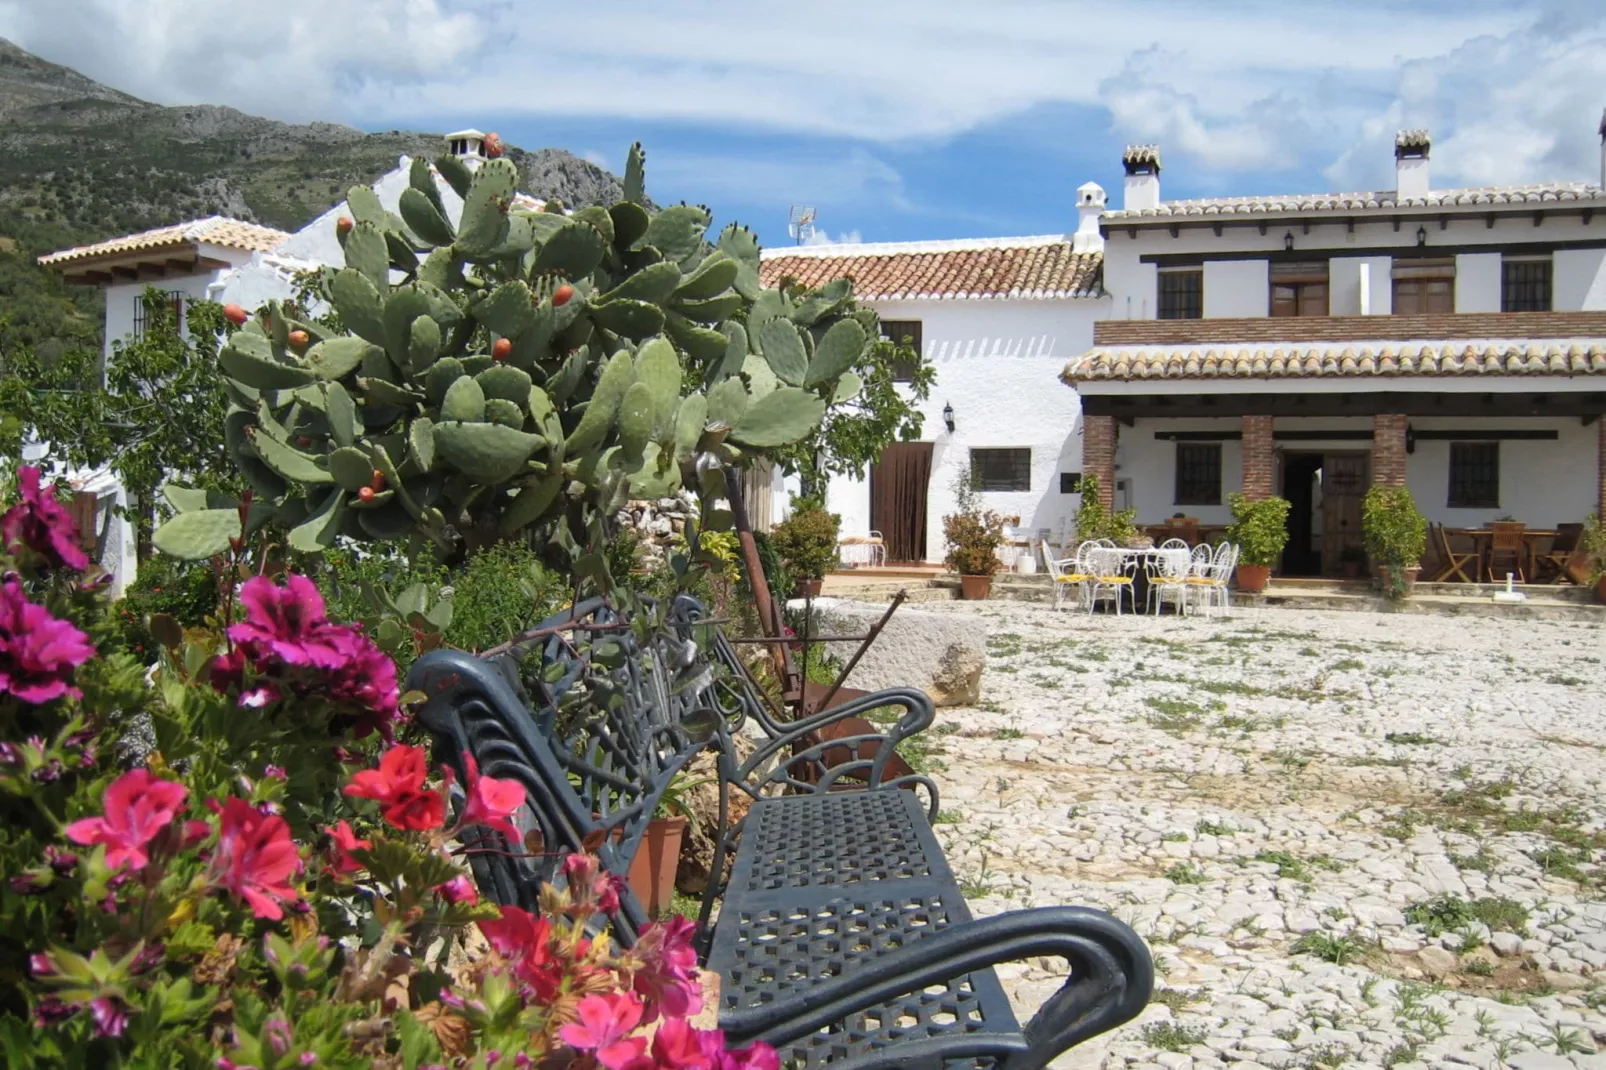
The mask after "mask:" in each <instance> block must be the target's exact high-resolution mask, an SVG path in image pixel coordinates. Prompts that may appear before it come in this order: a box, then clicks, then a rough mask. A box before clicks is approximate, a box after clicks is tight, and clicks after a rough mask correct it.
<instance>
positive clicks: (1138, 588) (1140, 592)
mask: <svg viewBox="0 0 1606 1070" xmlns="http://www.w3.org/2000/svg"><path fill="white" fill-rule="evenodd" d="M1098 552H1099V553H1101V554H1110V555H1112V557H1113V559H1114V560H1116V561H1118V562H1119V566H1118V568H1117V569H1116V571H1115V572H1114V573H1112V574H1116V575H1128V576H1131V577H1132V587H1131V590H1132V612H1134V613H1147V612H1148V605H1149V573H1150V572H1151V571H1156V572H1157V571H1159V570H1160V569H1161V568H1162V567H1164V566H1168V567H1169V568H1170V570H1172V571H1174V572H1177V573H1180V574H1183V575H1186V574H1187V571H1188V559H1189V556H1190V552H1189V551H1188V550H1186V549H1170V550H1162V549H1160V548H1159V547H1158V546H1147V547H1132V546H1114V547H1105V548H1102V549H1100V550H1099V551H1098ZM1099 571H1100V572H1103V568H1100V570H1099Z"/></svg>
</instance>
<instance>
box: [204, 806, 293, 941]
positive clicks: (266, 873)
mask: <svg viewBox="0 0 1606 1070" xmlns="http://www.w3.org/2000/svg"><path fill="white" fill-rule="evenodd" d="M208 805H210V806H211V807H212V808H213V809H214V810H216V811H218V812H219V813H220V814H221V815H222V818H221V820H220V822H219V829H218V845H217V853H216V854H214V855H213V856H212V870H211V875H212V879H213V880H214V881H215V882H216V883H217V884H218V885H219V886H221V887H223V888H226V889H228V890H229V891H230V892H232V893H234V895H235V897H236V898H238V899H243V900H245V902H246V903H248V904H250V906H251V912H252V913H253V914H255V915H256V916H257V917H259V918H266V919H267V920H269V921H278V920H279V919H280V918H282V917H284V910H283V909H282V908H281V907H280V906H279V902H278V901H280V900H286V899H294V898H295V897H296V892H295V889H294V888H292V887H290V885H289V884H288V883H287V882H288V881H289V879H290V876H291V874H293V873H295V872H297V871H298V870H299V869H300V868H301V856H300V855H299V854H297V853H296V845H295V843H294V842H293V841H292V840H291V839H290V826H289V824H288V823H286V821H285V820H284V818H282V817H268V816H266V815H264V814H262V813H261V812H259V811H258V810H257V809H256V807H254V806H252V805H251V804H250V803H248V802H246V801H245V800H244V799H238V798H233V797H230V798H229V799H228V800H226V801H225V802H224V803H223V805H221V806H219V805H218V804H217V802H216V801H215V800H213V801H211V802H209V804H208Z"/></svg>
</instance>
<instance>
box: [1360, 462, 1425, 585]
mask: <svg viewBox="0 0 1606 1070" xmlns="http://www.w3.org/2000/svg"><path fill="white" fill-rule="evenodd" d="M1361 531H1362V534H1363V536H1364V537H1365V539H1366V553H1367V556H1368V557H1370V558H1371V559H1372V560H1373V561H1375V562H1377V563H1378V564H1380V565H1386V566H1387V567H1389V568H1390V569H1400V568H1409V567H1410V566H1412V565H1416V564H1419V563H1421V561H1422V551H1423V550H1424V549H1425V548H1426V547H1427V542H1428V522H1427V518H1426V517H1424V516H1423V515H1422V513H1421V511H1420V510H1419V509H1417V507H1416V501H1415V500H1414V499H1413V498H1412V497H1411V492H1410V491H1408V490H1406V489H1405V488H1404V487H1385V486H1384V485H1383V484H1381V483H1374V484H1373V485H1372V487H1371V489H1370V490H1368V491H1367V492H1366V497H1365V499H1363V500H1362V502H1361Z"/></svg>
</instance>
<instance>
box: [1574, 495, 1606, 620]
mask: <svg viewBox="0 0 1606 1070" xmlns="http://www.w3.org/2000/svg"><path fill="white" fill-rule="evenodd" d="M1578 549H1579V550H1580V551H1581V552H1582V553H1583V555H1584V566H1585V567H1586V568H1587V569H1588V570H1589V582H1590V584H1591V585H1592V586H1593V587H1594V588H1595V594H1596V596H1597V597H1599V598H1600V600H1601V601H1602V602H1606V525H1602V524H1601V521H1600V517H1598V516H1595V515H1594V514H1591V515H1590V516H1589V517H1588V518H1587V519H1586V520H1585V521H1584V532H1583V535H1582V536H1580V538H1579V540H1578Z"/></svg>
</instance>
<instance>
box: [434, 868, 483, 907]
mask: <svg viewBox="0 0 1606 1070" xmlns="http://www.w3.org/2000/svg"><path fill="white" fill-rule="evenodd" d="M434 891H435V894H436V895H438V896H440V897H441V898H442V899H444V900H446V901H447V902H448V903H468V904H469V905H470V906H472V905H473V904H475V903H478V902H479V901H480V893H479V890H478V889H477V888H475V887H474V882H473V881H471V880H469V879H468V874H466V873H459V874H458V875H457V876H455V877H453V878H452V879H451V880H449V881H447V882H446V883H445V884H437V885H435V888H434Z"/></svg>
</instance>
